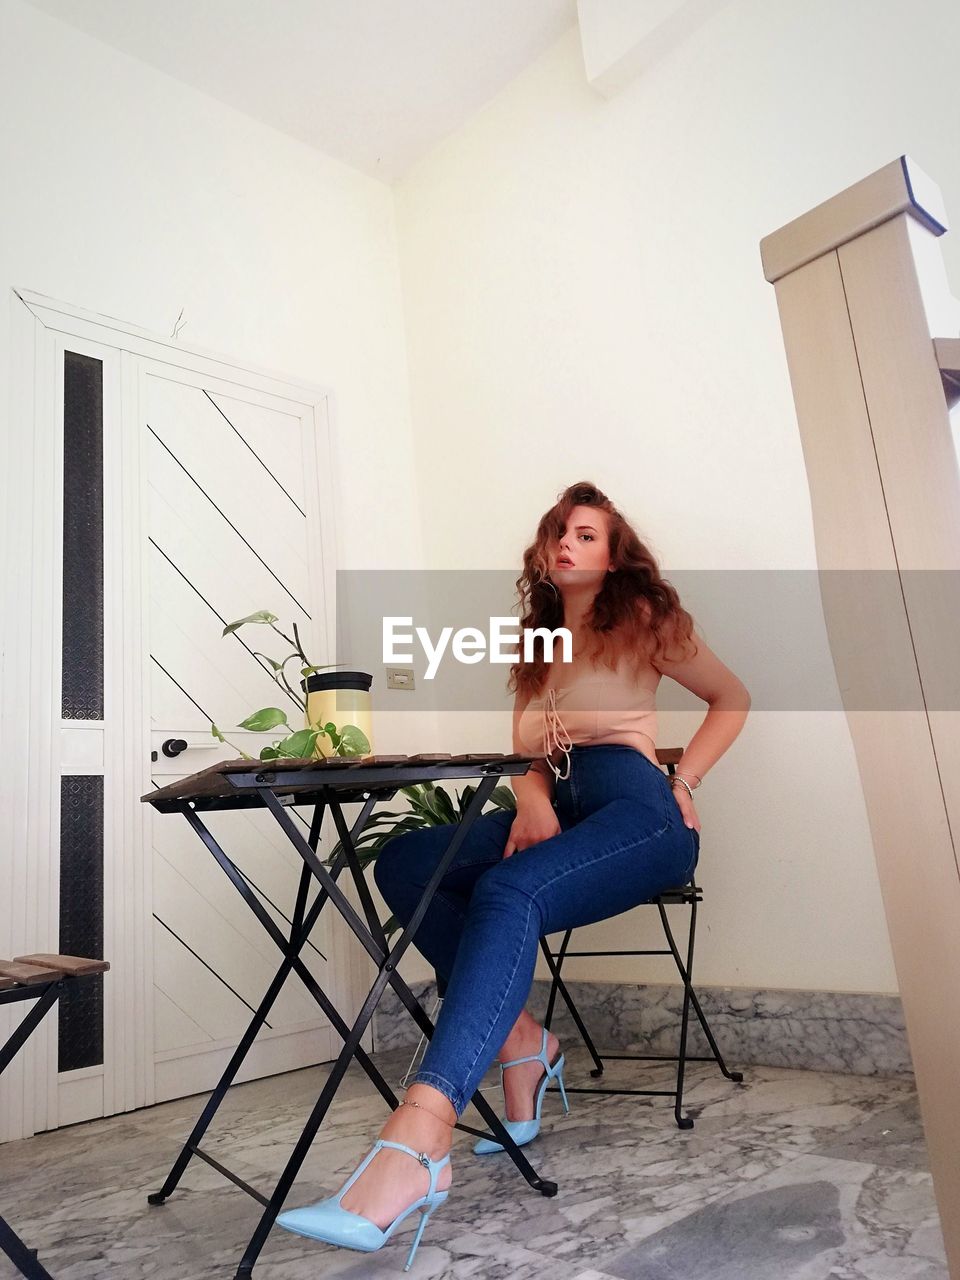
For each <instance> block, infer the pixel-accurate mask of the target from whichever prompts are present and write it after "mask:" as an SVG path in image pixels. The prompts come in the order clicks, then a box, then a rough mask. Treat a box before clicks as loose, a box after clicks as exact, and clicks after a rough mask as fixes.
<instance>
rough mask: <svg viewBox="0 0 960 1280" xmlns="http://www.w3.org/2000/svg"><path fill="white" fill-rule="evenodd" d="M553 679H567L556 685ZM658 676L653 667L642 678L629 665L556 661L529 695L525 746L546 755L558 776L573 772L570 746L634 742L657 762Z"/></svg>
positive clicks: (522, 723)
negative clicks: (574, 668)
mask: <svg viewBox="0 0 960 1280" xmlns="http://www.w3.org/2000/svg"><path fill="white" fill-rule="evenodd" d="M555 679H556V680H559V681H565V683H562V684H558V685H557V686H556V687H554V680H555ZM660 679H661V674H660V672H659V671H658V670H657V669H656V667H653V666H650V667H648V668H646V669H643V670H641V672H640V674H639V677H638V676H636V675H635V674H634V673H633V672H632V671H631V670H630V669H629V666H627V667H625V668H624V667H621V668H620V669H618V670H617V671H610V670H609V668H607V667H603V668H601V669H600V670H597V669H595V668H591V667H588V668H587V669H586V670H583V671H581V672H580V673H577V672H571V671H570V670H569V668H568V669H567V670H564V667H563V664H562V663H559V662H558V663H555V664H554V668H553V669H552V670H551V673H550V675H549V676H548V678H547V684H546V686H545V687H544V690H543V693H542V694H540V695H538V696H537V697H534V698H531V699H530V701H529V702H528V703H527V705H526V706H525V707H524V709H523V712H522V713H521V716H520V720H519V723H518V726H517V732H518V736H519V738H520V742H521V744H522V746H523V749H524V751H526V752H527V753H528V754H530V755H541V754H542V755H543V756H544V757H545V759H546V761H547V764H549V766H550V768H551V770H552V771H553V773H554V775H555V777H556V778H557V779H558V780H559V779H560V778H568V777H569V776H570V750H569V749H570V747H572V746H574V745H578V746H579V745H582V744H587V743H589V744H591V745H595V746H599V745H603V744H608V745H613V744H618V745H623V746H628V747H633V748H634V749H635V750H637V751H640V752H642V754H643V755H645V756H646V757H647V759H648V760H651V761H652V762H653V763H654V764H658V761H657V742H656V737H657V685H658V684H659V683H660ZM561 761H562V762H563V763H561ZM564 770H565V771H564Z"/></svg>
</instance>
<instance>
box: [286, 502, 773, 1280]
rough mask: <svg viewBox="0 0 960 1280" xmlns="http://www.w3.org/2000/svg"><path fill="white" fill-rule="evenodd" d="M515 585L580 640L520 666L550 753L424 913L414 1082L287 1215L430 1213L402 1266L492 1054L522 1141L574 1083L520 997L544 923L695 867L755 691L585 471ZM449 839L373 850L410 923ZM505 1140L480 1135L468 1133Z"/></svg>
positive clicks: (371, 1224)
mask: <svg viewBox="0 0 960 1280" xmlns="http://www.w3.org/2000/svg"><path fill="white" fill-rule="evenodd" d="M517 586H518V589H519V591H520V596H521V601H522V604H523V608H524V610H525V612H524V614H523V616H522V617H521V620H520V622H521V628H522V630H523V631H525V630H527V629H528V628H534V627H543V628H547V629H548V630H555V629H556V628H558V627H560V626H563V627H566V628H567V629H568V630H569V631H570V632H571V635H572V641H573V644H572V656H573V661H572V663H569V664H567V663H564V662H562V661H560V656H561V655H562V650H559V649H558V652H557V656H556V657H555V659H554V661H553V662H552V663H551V662H549V661H547V658H546V656H545V655H544V654H543V653H542V652H539V653H538V654H537V656H536V659H535V660H533V661H531V662H529V663H524V662H523V661H522V660H521V661H520V662H517V663H516V664H514V666H513V667H512V668H511V673H510V684H509V688H510V689H511V690H512V691H513V692H515V695H516V697H515V704H514V713H513V750H514V751H515V752H522V753H524V754H538V755H541V754H542V757H543V758H542V759H538V760H537V761H535V763H534V764H533V765H531V767H530V769H529V771H528V772H527V773H526V774H524V775H522V776H519V777H515V778H514V779H513V786H514V790H515V792H516V797H517V807H516V813H515V814H513V813H511V812H508V811H505V810H498V811H496V812H491V813H488V814H483V815H481V816H480V817H479V818H477V819H476V821H475V822H474V824H473V826H472V827H471V828H470V830H469V832H468V833H467V837H466V839H465V840H464V843H463V845H462V846H461V847H460V849H459V851H458V853H457V855H456V856H455V858H454V860H453V863H452V864H451V866H450V868H449V870H448V872H447V874H446V876H445V878H444V880H443V881H442V883H441V885H440V888H439V890H438V892H437V893H436V895H435V897H434V899H433V901H432V903H431V905H430V907H429V909H428V911H427V912H426V914H425V915H424V917H423V920H422V922H421V924H420V926H419V928H418V930H417V933H416V936H415V939H414V941H415V943H416V946H417V949H418V950H419V951H420V952H421V953H422V954H423V955H424V956H425V957H426V958H427V960H429V961H430V963H431V964H432V965H433V967H434V969H435V970H436V972H437V973H438V974H439V975H440V976H441V977H442V978H443V979H444V981H445V984H446V992H445V997H444V1002H443V1008H442V1010H441V1013H440V1015H439V1017H438V1019H437V1025H436V1030H435V1033H434V1036H433V1038H432V1039H431V1041H430V1043H429V1045H428V1047H427V1051H426V1054H425V1056H424V1059H423V1062H422V1064H421V1066H420V1069H419V1070H418V1071H417V1072H416V1074H415V1076H414V1083H412V1084H411V1085H410V1087H409V1089H408V1090H407V1093H406V1096H405V1097H404V1099H403V1101H402V1102H401V1103H400V1105H399V1106H398V1107H397V1109H396V1111H394V1112H393V1114H392V1115H391V1116H390V1118H389V1120H388V1121H387V1123H386V1124H385V1125H384V1126H383V1128H382V1130H381V1132H380V1139H379V1140H378V1142H377V1143H376V1144H375V1145H374V1147H373V1149H372V1150H371V1151H370V1152H369V1153H368V1155H367V1156H366V1158H365V1159H364V1161H363V1162H362V1163H361V1165H360V1166H359V1167H358V1169H357V1170H355V1172H354V1173H353V1175H352V1176H351V1177H350V1178H349V1179H348V1180H347V1182H346V1183H345V1184H344V1186H343V1187H342V1188H341V1189H340V1191H339V1192H338V1193H337V1195H335V1196H332V1197H330V1198H328V1199H327V1200H324V1201H321V1202H320V1203H319V1204H317V1205H312V1206H309V1207H307V1208H304V1209H295V1210H291V1211H289V1212H287V1213H285V1214H283V1215H281V1217H280V1218H278V1222H279V1223H280V1225H281V1226H284V1227H287V1228H288V1229H289V1230H292V1231H296V1232H298V1233H299V1234H302V1235H307V1236H310V1237H312V1238H314V1239H318V1240H325V1241H327V1242H328V1243H331V1244H341V1245H346V1246H348V1247H351V1248H357V1249H364V1250H369V1251H372V1250H375V1249H379V1248H380V1247H381V1245H383V1244H385V1243H386V1240H387V1239H388V1238H389V1235H390V1234H392V1231H393V1229H394V1228H395V1227H398V1226H399V1225H400V1224H401V1223H402V1222H403V1221H404V1220H405V1219H406V1218H407V1217H408V1216H409V1215H411V1214H413V1213H414V1212H416V1211H417V1210H419V1211H420V1214H421V1217H420V1223H419V1227H418V1230H417V1233H416V1236H415V1238H414V1241H413V1246H412V1248H411V1250H410V1254H409V1257H408V1259H407V1267H409V1265H410V1263H411V1262H412V1260H413V1255H414V1253H415V1252H416V1248H417V1245H418V1244H419V1240H420V1235H421V1233H422V1231H423V1228H424V1225H425V1224H426V1221H427V1219H428V1218H429V1215H430V1213H431V1212H432V1210H433V1209H434V1208H435V1207H436V1206H437V1205H438V1204H440V1203H442V1202H443V1200H445V1199H446V1194H447V1189H448V1188H449V1186H450V1183H451V1177H452V1175H451V1169H450V1161H449V1154H448V1153H449V1151H450V1145H451V1141H452V1135H453V1126H454V1125H455V1123H456V1121H457V1120H458V1119H459V1117H460V1115H461V1113H462V1112H463V1110H464V1109H465V1107H466V1105H467V1103H468V1102H469V1101H470V1098H471V1097H472V1095H473V1093H474V1091H475V1090H476V1089H477V1087H478V1086H479V1084H480V1081H481V1080H482V1078H483V1076H484V1074H485V1073H486V1071H487V1068H488V1067H489V1065H490V1063H491V1061H492V1060H493V1058H494V1055H496V1057H497V1058H498V1060H499V1062H500V1064H501V1078H502V1081H503V1092H504V1100H505V1104H506V1117H505V1124H506V1125H507V1128H508V1129H509V1131H510V1132H511V1135H512V1136H513V1138H514V1140H515V1141H516V1142H518V1143H521V1144H522V1143H524V1142H528V1141H530V1139H531V1138H533V1137H534V1136H535V1135H536V1133H537V1132H538V1130H539V1127H540V1107H541V1103H542V1100H543V1095H544V1091H545V1089H546V1085H547V1082H548V1080H550V1079H557V1080H558V1082H559V1084H560V1087H561V1090H562V1088H563V1077H562V1071H563V1057H562V1055H558V1050H559V1042H558V1040H557V1038H556V1036H554V1035H553V1034H551V1033H549V1032H547V1031H546V1030H545V1029H544V1028H542V1027H540V1026H539V1025H538V1024H537V1023H536V1022H535V1021H534V1019H533V1018H532V1017H531V1016H530V1015H529V1014H528V1013H527V1012H526V1011H525V1009H524V1004H525V1002H526V999H527V996H528V994H529V992H530V986H531V983H532V980H533V974H534V968H535V965H536V957H537V949H538V945H539V939H540V937H541V936H542V935H544V934H551V933H557V932H560V931H561V930H565V929H569V928H575V927H578V926H580V925H586V924H592V923H594V922H596V921H598V920H604V919H607V918H609V917H610V916H614V915H619V914H620V913H621V912H623V911H627V910H629V909H630V908H631V907H634V906H636V905H637V904H639V903H641V902H646V901H648V900H649V899H650V898H651V897H653V896H654V895H655V894H657V893H658V892H660V891H661V890H663V889H665V888H667V887H669V886H671V885H676V884H683V883H686V881H687V880H689V878H690V876H691V875H692V874H693V871H694V868H695V867H696V865H697V861H698V858H699V848H700V819H699V817H698V816H697V812H696V809H695V807H694V803H693V792H694V790H695V789H696V788H697V787H698V786H699V785H700V783H701V780H702V779H703V777H704V776H705V775H706V774H707V773H708V772H709V770H710V768H711V767H712V766H713V765H714V764H716V762H717V760H719V759H720V757H721V756H722V755H723V753H724V752H725V751H726V750H727V748H728V747H729V746H730V744H731V743H732V742H733V740H734V739H735V738H736V736H737V735H738V733H739V732H740V730H741V729H742V727H743V723H744V721H745V719H746V716H747V710H748V708H749V705H750V695H749V693H748V692H747V690H746V688H745V687H744V685H743V684H742V682H741V681H740V680H739V679H738V678H737V677H736V676H735V675H734V674H733V672H732V671H730V670H729V669H728V668H727V667H725V666H724V664H723V663H722V662H721V661H720V659H719V658H717V657H716V655H715V654H713V653H712V652H711V651H710V649H709V648H708V647H707V646H706V644H705V643H704V642H703V640H702V639H701V638H700V637H698V636H697V637H696V638H694V637H695V633H694V630H693V620H692V618H691V616H690V614H688V613H687V611H686V610H685V609H684V608H683V607H682V606H681V604H680V601H679V597H678V596H677V592H676V590H675V589H674V588H673V587H672V586H671V585H670V584H669V583H668V582H667V581H666V580H665V579H663V578H662V577H661V575H660V572H659V569H658V567H657V564H656V561H655V559H654V557H653V556H652V555H651V553H650V551H649V550H648V549H647V548H646V547H645V546H644V544H643V543H642V542H641V541H640V539H639V538H638V536H637V534H636V533H635V532H634V530H633V528H632V527H631V525H630V524H629V523H628V521H627V520H626V519H625V518H624V516H623V515H622V514H621V513H620V512H619V511H618V510H617V508H616V507H615V506H614V505H613V503H612V502H611V501H610V500H609V498H607V497H606V495H605V494H603V493H601V492H600V491H599V490H598V489H597V488H596V487H595V486H594V485H592V484H589V483H587V482H581V483H578V484H575V485H571V486H570V487H569V488H568V489H566V490H565V491H564V492H563V493H562V494H561V495H560V498H559V500H558V501H557V503H556V504H555V505H554V506H553V507H551V509H550V510H549V511H548V512H547V513H546V515H544V517H543V519H542V520H541V521H540V525H539V528H538V529H537V536H536V538H535V540H534V542H533V544H532V545H531V546H530V547H528V549H527V550H526V552H525V553H524V570H523V573H522V575H521V577H520V578H519V579H518V581H517ZM664 674H666V675H670V676H671V677H672V678H673V679H675V680H677V681H679V683H680V684H682V685H684V686H685V687H686V688H688V689H690V690H691V691H692V692H693V693H695V694H696V695H697V696H698V697H700V698H702V699H703V700H704V701H705V702H707V703H709V710H708V712H707V714H706V716H705V717H704V720H703V723H702V724H701V726H700V728H699V729H698V730H697V732H696V733H695V734H694V736H693V738H692V739H691V741H690V743H689V745H688V747H687V749H686V750H685V751H684V753H683V756H682V758H681V760H680V763H679V766H678V768H677V770H676V773H675V774H674V776H673V777H672V778H671V779H669V780H668V778H667V775H666V774H665V773H664V772H663V771H662V770H661V769H660V767H659V765H658V763H657V756H656V745H655V735H656V706H655V694H656V686H657V683H658V682H659V680H660V678H661V676H662V675H664ZM451 838H452V830H451V828H450V827H430V828H426V829H422V830H417V831H411V832H407V833H405V834H404V835H401V836H397V837H396V838H395V839H394V840H392V841H390V842H389V843H388V844H387V845H386V846H384V848H383V849H382V850H381V853H380V855H379V857H378V859H377V862H376V872H375V875H376V881H377V885H378V886H379V888H380V891H381V893H382V894H383V897H384V899H385V900H386V902H387V903H388V904H389V906H390V907H391V909H392V910H393V912H394V913H395V915H396V916H397V918H398V919H399V920H400V921H401V922H403V923H406V922H407V921H408V920H409V919H410V918H411V916H412V915H413V912H414V909H415V908H416V906H417V904H418V902H419V901H420V898H421V896H422V894H423V890H424V888H425V886H426V884H427V882H428V880H429V879H430V877H431V875H432V873H433V869H434V867H435V866H436V865H437V861H438V859H439V858H440V856H441V854H442V853H443V851H444V849H445V848H446V847H447V845H448V843H449V841H450V839H451ZM562 1098H563V1102H564V1105H565V1106H566V1095H565V1094H562ZM502 1149H503V1148H502V1147H501V1146H500V1145H499V1144H498V1143H496V1142H493V1141H490V1140H487V1139H483V1140H481V1141H480V1142H478V1143H477V1144H476V1146H475V1147H474V1150H475V1151H477V1152H478V1153H481V1154H483V1153H487V1152H491V1151H501V1150H502ZM411 1156H413V1157H414V1158H415V1159H416V1160H418V1161H419V1163H420V1165H421V1166H422V1167H417V1165H414V1164H412V1162H411V1159H410V1157H411Z"/></svg>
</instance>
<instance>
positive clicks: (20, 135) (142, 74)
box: [0, 0, 420, 568]
mask: <svg viewBox="0 0 960 1280" xmlns="http://www.w3.org/2000/svg"><path fill="white" fill-rule="evenodd" d="M0 104H2V109H3V120H4V127H3V130H2V132H0V165H2V169H0V172H2V176H3V187H4V199H3V202H2V205H0V290H2V297H3V305H2V306H0V323H2V325H3V329H2V330H0V338H2V339H3V341H2V343H0V353H2V363H0V377H2V378H3V381H4V386H3V387H2V388H0V391H2V392H3V394H4V396H5V395H6V380H7V375H8V369H7V366H6V353H7V351H8V349H9V344H8V341H7V325H8V306H7V301H6V300H7V298H8V296H9V290H10V287H11V286H21V287H25V288H28V289H35V290H38V291H39V292H41V293H45V294H49V295H51V296H52V297H55V298H58V299H61V300H64V301H67V302H71V303H74V304H76V305H78V306H82V307H86V308H88V309H90V310H92V311H97V312H103V313H105V314H107V315H110V316H115V317H117V318H119V319H122V320H126V321H130V322H132V323H134V324H137V325H140V326H141V327H143V328H146V329H150V330H153V331H154V332H157V333H161V334H164V335H169V334H171V333H172V331H173V327H174V323H175V322H176V320H177V316H178V314H179V312H180V309H181V307H182V308H184V318H185V320H186V324H185V325H183V327H182V328H181V330H180V338H181V340H182V341H183V342H184V343H185V344H191V345H198V346H201V347H205V348H208V349H212V350H215V351H218V352H222V353H224V354H226V355H229V356H232V357H234V358H236V359H237V360H238V361H240V362H243V361H249V362H250V363H251V364H256V365H258V366H262V367H266V368H267V369H269V370H271V371H273V372H276V373H278V374H289V375H292V376H294V377H297V378H301V379H305V380H309V381H312V382H314V383H319V384H320V385H322V386H327V387H329V388H331V389H332V391H333V393H334V396H335V399H336V411H337V419H338V420H337V432H336V436H337V446H338V453H339V458H338V465H339V475H338V477H337V480H338V489H339V497H340V515H341V520H340V528H339V537H340V548H339V550H340V555H339V564H340V567H343V568H371V567H378V568H380V567H385V566H387V565H390V566H394V565H395V566H397V567H400V566H403V567H408V566H410V565H416V564H417V563H418V559H419V555H420V528H419V523H418V518H417V509H416V504H415V503H410V504H409V505H408V506H404V505H399V506H398V507H397V509H396V510H394V511H390V512H389V513H388V511H387V509H386V507H385V506H384V505H383V504H382V503H380V502H378V501H376V496H377V494H378V493H381V492H387V491H392V490H393V489H394V487H395V486H396V487H400V486H402V489H403V491H405V492H409V491H410V486H412V485H413V484H414V483H415V478H414V475H413V471H412V468H411V467H410V466H409V465H408V463H407V461H406V459H407V457H408V442H409V433H410V420H409V405H408V390H407V384H406V356H405V351H404V343H403V322H402V316H401V309H400V306H401V303H400V290H399V278H398V272H397V255H396V240H395V228H394V213H393V200H392V196H391V193H390V190H389V188H388V187H386V186H385V185H384V184H383V183H380V182H377V181H376V180H374V179H371V178H367V177H364V176H363V175H361V174H359V173H358V172H357V171H355V170H353V169H351V168H349V167H348V166H346V165H344V164H342V163H340V162H339V161H335V160H332V159H329V158H328V157H326V156H323V155H321V154H319V153H318V152H317V151H315V150H313V149H312V148H310V147H308V146H305V145H304V144H302V143H299V142H296V141H294V140H292V139H291V138H289V137H287V136H286V135H285V134H282V133H278V132H277V131H275V130H273V129H270V128H267V127H266V126H264V125H262V124H259V123H258V122H257V121H255V120H252V119H251V118H250V117H248V116H245V115H242V114H240V113H239V112H237V111H234V110H231V109H230V108H228V107H225V106H224V105H222V104H221V103H219V102H217V101H215V100H214V99H212V98H208V97H206V96H204V95H203V94H201V93H198V92H197V91H196V90H194V89H192V88H189V87H187V86H186V85H183V84H181V83H180V82H179V81H177V80H174V79H172V78H170V77H169V76H166V75H163V74H162V73H160V72H158V71H155V70H153V69H152V68H150V67H148V66H146V65H145V64H143V63H140V62H138V61H136V60H135V59H133V58H129V57H127V56H126V55H124V54H122V53H119V52H118V51H116V50H115V49H113V48H111V47H109V46H107V45H105V44H102V43H100V42H99V41H96V40H93V39H91V38H89V37H87V36H85V35H83V34H81V33H80V32H78V31H77V30H75V29H74V28H72V27H70V26H67V25H66V24H64V23H60V22H58V21H56V20H55V19H52V18H49V17H48V16H47V15H45V14H43V13H41V12H39V11H38V10H36V9H33V8H32V7H30V6H28V5H25V4H22V3H20V0H4V4H3V5H2V6H0ZM3 403H4V404H6V400H5V399H4V401H3ZM385 440H391V441H392V440H396V441H397V443H398V447H397V448H396V449H395V450H391V451H390V453H389V454H388V453H387V451H386V450H385V449H384V448H383V444H384V441H385Z"/></svg>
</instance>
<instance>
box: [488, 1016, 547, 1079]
mask: <svg viewBox="0 0 960 1280" xmlns="http://www.w3.org/2000/svg"><path fill="white" fill-rule="evenodd" d="M521 1062H542V1063H543V1065H544V1066H545V1067H546V1068H547V1070H548V1071H549V1070H550V1063H549V1062H548V1061H547V1028H546V1027H544V1028H543V1042H542V1044H541V1045H540V1052H539V1053H534V1054H531V1055H530V1057H529V1058H511V1060H510V1061H509V1062H501V1063H500V1070H501V1071H503V1069H504V1067H517V1066H519V1065H520V1063H521Z"/></svg>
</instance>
